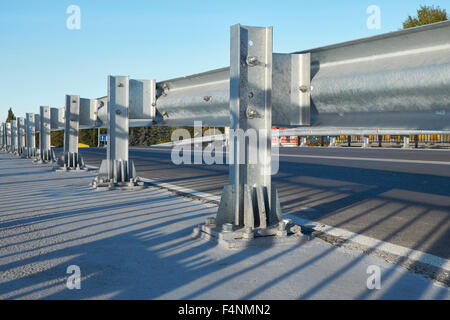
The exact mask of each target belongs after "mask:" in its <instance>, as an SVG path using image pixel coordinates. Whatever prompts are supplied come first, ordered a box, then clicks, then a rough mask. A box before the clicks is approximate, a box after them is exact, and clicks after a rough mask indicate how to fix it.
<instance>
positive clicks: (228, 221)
mask: <svg viewBox="0 0 450 320" xmlns="http://www.w3.org/2000/svg"><path fill="white" fill-rule="evenodd" d="M271 94H272V28H260V27H246V26H241V25H235V26H233V27H232V28H231V68H230V112H231V127H230V129H231V130H232V132H230V144H231V149H230V159H233V160H232V164H230V184H229V185H227V186H225V188H224V190H223V192H222V198H221V201H220V205H219V210H218V214H217V218H216V224H217V226H223V228H224V229H227V228H228V229H229V228H245V229H246V230H253V229H257V228H259V229H267V228H269V227H274V226H275V227H277V226H278V224H279V222H280V221H281V207H280V203H279V200H278V194H277V191H276V189H275V188H274V187H273V186H272V184H271V180H272V177H271V142H272V101H271ZM255 156H256V157H255Z"/></svg>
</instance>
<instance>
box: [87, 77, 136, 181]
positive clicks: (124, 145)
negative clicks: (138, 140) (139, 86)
mask: <svg viewBox="0 0 450 320" xmlns="http://www.w3.org/2000/svg"><path fill="white" fill-rule="evenodd" d="M129 92H130V79H129V77H127V76H109V77H108V145H107V159H106V160H103V161H102V164H101V167H100V172H99V175H98V176H97V177H96V178H95V180H94V181H93V183H92V185H93V186H94V187H107V188H116V187H125V188H128V187H137V186H139V187H142V186H143V184H141V183H139V182H137V177H136V169H135V167H134V163H133V161H131V160H128V131H129V118H128V116H129V105H130V96H129Z"/></svg>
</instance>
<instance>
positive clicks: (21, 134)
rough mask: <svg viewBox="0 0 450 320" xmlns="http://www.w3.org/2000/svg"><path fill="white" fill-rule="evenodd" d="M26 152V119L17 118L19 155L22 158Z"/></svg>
mask: <svg viewBox="0 0 450 320" xmlns="http://www.w3.org/2000/svg"><path fill="white" fill-rule="evenodd" d="M24 151H25V118H23V117H18V118H17V154H18V155H19V156H22V155H23V153H24Z"/></svg>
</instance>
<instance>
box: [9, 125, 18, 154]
mask: <svg viewBox="0 0 450 320" xmlns="http://www.w3.org/2000/svg"><path fill="white" fill-rule="evenodd" d="M17 133H18V132H17V119H16V120H11V150H10V151H9V152H10V153H12V154H17V151H18V144H19V139H18V136H17Z"/></svg>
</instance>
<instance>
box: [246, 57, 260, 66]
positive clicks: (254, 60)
mask: <svg viewBox="0 0 450 320" xmlns="http://www.w3.org/2000/svg"><path fill="white" fill-rule="evenodd" d="M257 64H258V58H257V57H248V58H247V65H248V66H249V67H254V66H256V65H257Z"/></svg>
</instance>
